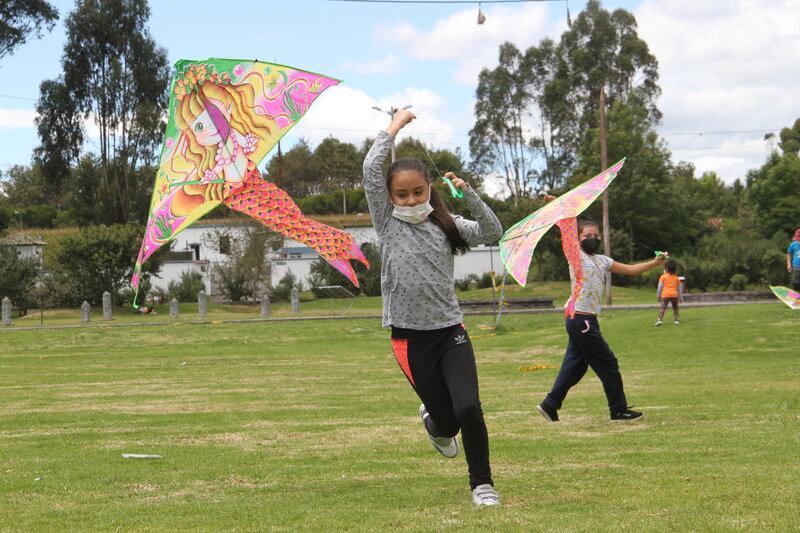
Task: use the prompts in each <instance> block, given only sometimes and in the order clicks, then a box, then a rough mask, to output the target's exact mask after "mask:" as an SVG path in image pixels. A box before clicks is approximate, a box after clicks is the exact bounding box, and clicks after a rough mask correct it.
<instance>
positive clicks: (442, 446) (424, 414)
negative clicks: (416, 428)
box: [419, 403, 458, 459]
mask: <svg viewBox="0 0 800 533" xmlns="http://www.w3.org/2000/svg"><path fill="white" fill-rule="evenodd" d="M429 416H430V415H429V414H428V410H427V409H425V404H424V403H423V404H420V406H419V417H420V418H421V419H422V427H424V428H425V433H427V434H428V438H429V439H431V444H433V447H434V448H436V451H438V452H439V453H440V454H442V455H444V456H445V457H447V458H449V459H452V458H453V457H455V456H456V455H458V441H457V440H456V438H455V437H434V436H433V435H431V434H430V433H428V426H427V425H425V420H426V419H427V418H428V417H429Z"/></svg>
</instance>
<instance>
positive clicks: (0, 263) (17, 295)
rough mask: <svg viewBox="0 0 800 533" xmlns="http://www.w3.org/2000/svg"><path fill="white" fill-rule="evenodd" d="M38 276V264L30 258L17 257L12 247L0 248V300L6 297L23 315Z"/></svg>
mask: <svg viewBox="0 0 800 533" xmlns="http://www.w3.org/2000/svg"><path fill="white" fill-rule="evenodd" d="M38 274H39V262H38V261H37V260H36V259H34V258H32V257H18V256H17V251H16V248H15V247H14V246H0V300H2V299H3V298H6V297H8V299H9V300H11V303H12V305H14V306H15V307H17V309H19V311H20V315H24V314H25V313H26V312H27V310H28V307H29V304H30V303H31V302H30V291H31V290H32V289H33V286H34V283H35V282H36V276H37V275H38Z"/></svg>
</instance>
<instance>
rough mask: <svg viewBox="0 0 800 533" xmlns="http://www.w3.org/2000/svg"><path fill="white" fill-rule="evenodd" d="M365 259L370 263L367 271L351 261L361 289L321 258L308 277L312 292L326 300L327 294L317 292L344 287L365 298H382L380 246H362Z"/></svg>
mask: <svg viewBox="0 0 800 533" xmlns="http://www.w3.org/2000/svg"><path fill="white" fill-rule="evenodd" d="M360 248H361V251H362V252H363V253H364V257H366V258H367V261H369V264H370V268H369V269H367V267H365V266H364V265H362V264H361V263H358V262H355V261H351V264H352V265H353V270H355V273H356V279H358V284H359V288H355V287H353V286H352V285H351V284H350V282H349V281H348V280H347V279H346V278H345V277H344V276H343V275H342V273H341V272H339V271H338V270H336V269H335V268H333V267H332V266H331V265H330V264H329V263H328V262H327V261H325V260H324V259H322V258H320V259H318V260H317V261H315V262H314V263H313V264H312V265H311V274H310V275H309V277H308V282H309V285H311V291H312V292H313V293H314V295H315V296H317V297H318V298H324V297H325V296H326V294H325V293H323V292H321V291H319V290H317V289H318V288H319V287H323V286H325V285H342V286H344V287H345V288H347V290H349V291H350V292H354V293H356V294H363V295H365V296H380V294H381V254H380V249H379V247H378V246H375V245H373V244H372V243H369V242H366V243H364V244H362V245H361V246H360Z"/></svg>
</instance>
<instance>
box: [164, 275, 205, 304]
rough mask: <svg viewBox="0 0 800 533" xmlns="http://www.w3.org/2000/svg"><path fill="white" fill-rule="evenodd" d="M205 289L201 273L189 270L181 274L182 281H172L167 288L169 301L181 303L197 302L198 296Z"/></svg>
mask: <svg viewBox="0 0 800 533" xmlns="http://www.w3.org/2000/svg"><path fill="white" fill-rule="evenodd" d="M203 289H205V284H204V283H203V276H202V274H200V273H199V272H190V271H188V270H186V271H184V272H181V279H180V281H177V282H176V281H170V282H169V285H168V286H167V299H168V300H172V299H173V298H175V299H176V300H178V301H179V302H182V303H187V302H196V301H197V295H198V294H199V293H200V291H202V290H203Z"/></svg>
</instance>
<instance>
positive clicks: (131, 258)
mask: <svg viewBox="0 0 800 533" xmlns="http://www.w3.org/2000/svg"><path fill="white" fill-rule="evenodd" d="M143 233H144V228H143V227H142V226H139V225H137V224H124V225H123V224H117V225H113V226H89V227H87V228H84V229H82V230H81V231H80V233H79V234H78V235H76V236H70V237H65V238H64V239H63V240H62V242H61V245H62V246H61V248H60V250H59V251H58V252H57V253H56V257H55V261H54V270H55V272H57V273H58V274H63V278H64V279H66V280H68V283H69V286H70V288H71V290H72V299H73V300H75V301H78V302H82V301H83V300H86V301H87V302H89V303H90V304H91V305H100V304H101V303H102V296H103V293H104V292H105V291H108V292H110V293H111V297H112V299H113V301H114V302H119V296H120V292H121V290H122V289H124V288H126V287H129V286H130V279H131V276H132V275H133V268H134V265H135V263H136V257H137V255H138V253H139V245H140V243H141V242H142V235H143ZM167 250H169V246H163V247H161V249H160V250H159V251H157V252H156V253H155V254H153V255H152V256H151V257H150V258H149V259H148V260H147V261H146V262H145V263H144V265H143V267H142V274H143V275H152V274H154V273H157V272H158V270H159V269H160V268H161V261H162V257H163V255H162V254H163V253H164V252H166V251H167Z"/></svg>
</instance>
